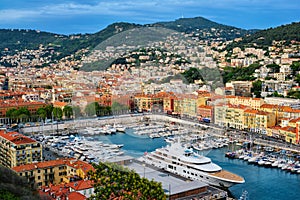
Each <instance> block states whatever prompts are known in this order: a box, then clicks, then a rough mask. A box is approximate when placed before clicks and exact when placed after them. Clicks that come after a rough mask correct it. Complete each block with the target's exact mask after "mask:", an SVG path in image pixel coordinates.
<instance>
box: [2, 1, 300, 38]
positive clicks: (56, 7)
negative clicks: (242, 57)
mask: <svg viewBox="0 0 300 200" xmlns="http://www.w3.org/2000/svg"><path fill="white" fill-rule="evenodd" d="M299 10H300V1H299V0H181V1H179V0H151V1H147V0H51V1H50V0H49V1H47V0H1V1H0V28H5V29H34V30H41V31H48V32H52V33H59V34H75V33H95V32H97V31H100V30H102V29H104V28H105V27H106V26H108V25H109V24H112V23H114V22H129V23H137V24H148V23H155V22H162V21H173V20H175V19H179V18H181V17H184V18H189V17H197V16H201V17H205V18H207V19H209V20H212V21H215V22H218V23H221V24H225V25H231V26H235V27H238V28H244V29H266V28H270V27H276V26H280V25H283V24H289V23H291V22H299V21H300V11H299Z"/></svg>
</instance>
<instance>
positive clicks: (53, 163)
mask: <svg viewBox="0 0 300 200" xmlns="http://www.w3.org/2000/svg"><path fill="white" fill-rule="evenodd" d="M12 170H14V171H15V172H17V173H18V174H19V175H20V176H24V177H26V178H27V179H28V183H29V184H32V185H34V184H36V185H37V186H38V187H41V186H48V185H50V184H54V185H56V184H60V183H62V182H64V183H69V182H72V179H74V177H78V178H80V179H85V178H87V177H88V171H90V170H94V167H93V166H92V165H90V164H88V163H86V162H83V161H80V160H75V159H72V158H69V159H59V160H50V161H44V162H37V163H31V164H25V165H20V166H16V167H13V168H12Z"/></svg>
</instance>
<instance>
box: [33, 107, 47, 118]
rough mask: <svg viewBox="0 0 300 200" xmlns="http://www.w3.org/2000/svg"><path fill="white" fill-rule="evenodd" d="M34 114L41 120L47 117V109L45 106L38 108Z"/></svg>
mask: <svg viewBox="0 0 300 200" xmlns="http://www.w3.org/2000/svg"><path fill="white" fill-rule="evenodd" d="M36 114H37V115H38V117H39V119H41V120H44V119H45V118H46V117H47V111H46V109H45V108H38V109H37V111H36Z"/></svg>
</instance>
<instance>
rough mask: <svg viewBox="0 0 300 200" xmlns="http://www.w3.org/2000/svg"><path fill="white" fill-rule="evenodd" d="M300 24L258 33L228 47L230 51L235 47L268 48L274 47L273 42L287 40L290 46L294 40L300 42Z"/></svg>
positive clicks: (295, 23) (296, 23)
mask: <svg viewBox="0 0 300 200" xmlns="http://www.w3.org/2000/svg"><path fill="white" fill-rule="evenodd" d="M299 33H300V22H294V23H291V24H286V25H282V26H278V27H275V28H269V29H266V30H261V31H257V32H256V33H254V34H252V35H248V36H245V37H243V40H241V41H239V42H234V43H232V44H231V45H229V46H228V48H229V49H232V48H234V47H241V48H243V47H245V46H257V47H261V48H264V47H267V46H271V45H272V41H273V40H275V41H282V40H285V41H286V44H290V42H291V41H292V40H295V41H298V42H299V41H300V34H299Z"/></svg>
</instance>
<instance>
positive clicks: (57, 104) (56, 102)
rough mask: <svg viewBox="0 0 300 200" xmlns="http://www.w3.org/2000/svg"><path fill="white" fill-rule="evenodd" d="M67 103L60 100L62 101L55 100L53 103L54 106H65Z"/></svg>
mask: <svg viewBox="0 0 300 200" xmlns="http://www.w3.org/2000/svg"><path fill="white" fill-rule="evenodd" d="M66 105H68V103H66V102H60V101H55V102H54V103H53V106H54V107H56V106H57V107H64V106H66Z"/></svg>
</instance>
